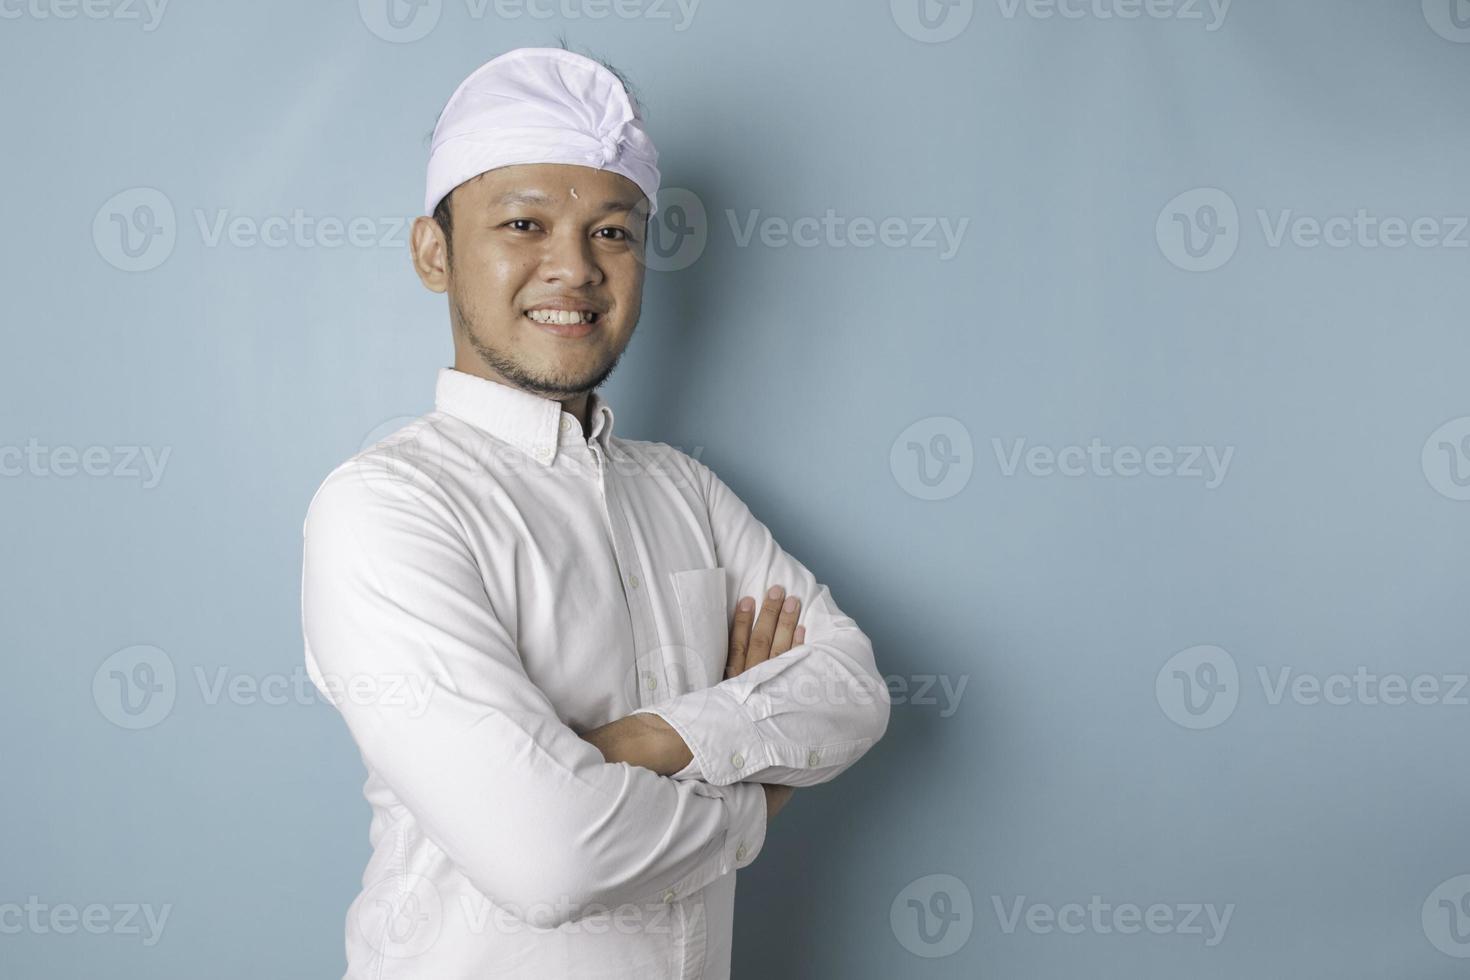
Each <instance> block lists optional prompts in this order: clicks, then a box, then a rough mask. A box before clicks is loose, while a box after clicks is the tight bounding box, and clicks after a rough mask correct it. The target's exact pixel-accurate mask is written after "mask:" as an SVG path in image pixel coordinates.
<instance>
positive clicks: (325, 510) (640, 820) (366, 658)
mask: <svg viewBox="0 0 1470 980" xmlns="http://www.w3.org/2000/svg"><path fill="white" fill-rule="evenodd" d="M589 417H590V428H591V437H590V438H588V437H586V436H584V434H583V431H582V426H581V423H580V422H579V421H578V420H577V419H576V418H574V417H573V416H572V415H570V414H569V413H566V412H563V411H562V408H561V405H560V403H559V402H556V401H553V400H550V399H545V398H540V397H538V396H536V395H533V394H530V393H528V392H525V391H521V390H519V389H516V388H512V387H509V386H507V385H503V384H498V383H495V382H492V381H488V380H485V379H482V378H478V377H475V376H473V375H469V374H465V373H462V372H460V371H456V370H453V369H450V368H444V369H442V370H441V371H440V372H439V377H438V386H437V391H436V401H435V410H434V411H432V412H430V413H428V414H427V415H425V416H423V417H422V418H420V419H418V420H416V421H415V422H414V423H412V424H410V425H408V426H407V427H405V428H403V429H401V430H399V431H398V432H397V433H395V434H394V435H392V436H390V437H388V438H387V439H386V440H384V441H382V442H380V443H377V444H376V445H374V446H372V447H369V448H368V449H366V450H364V451H363V452H361V453H359V454H358V455H356V456H354V457H353V458H352V459H350V460H348V461H347V462H345V463H343V464H342V465H341V466H339V467H337V468H336V469H335V470H333V471H332V473H331V474H330V475H328V476H327V478H326V479H325V481H324V482H323V483H322V485H321V487H320V488H319V489H318V490H317V492H316V495H315V496H314V497H313V499H312V502H311V506H310V508H309V509H308V513H307V517H306V524H305V545H304V557H303V570H302V627H303V632H304V634H305V641H306V666H307V670H308V672H309V674H310V676H311V678H312V681H313V683H314V684H316V686H317V687H318V688H319V689H320V690H321V691H322V693H323V694H324V695H325V696H326V697H327V698H328V699H330V700H331V701H332V703H333V704H334V705H336V707H337V708H338V710H339V711H340V712H341V714H342V716H343V717H344V719H345V720H346V722H347V727H348V729H349V731H350V732H351V733H352V736H353V738H354V739H355V740H356V742H357V745H358V747H359V749H360V750H361V753H362V758H363V762H364V763H365V765H366V767H367V772H368V779H367V783H366V785H365V787H364V793H365V795H366V796H367V799H368V801H369V803H371V805H372V811H373V819H372V825H371V829H370V840H371V844H372V848H373V854H372V857H371V859H370V860H369V862H368V865H367V869H366V871H365V872H364V874H363V879H362V886H363V887H362V891H361V893H360V894H359V895H358V897H357V898H356V900H355V901H354V902H353V904H352V907H351V908H350V909H349V911H348V915H347V919H348V921H347V960H348V968H347V974H346V975H347V977H348V978H361V980H366V978H373V980H385V978H392V977H417V978H433V980H453V978H469V977H475V978H481V977H528V978H530V977H534V978H537V980H549V978H553V977H555V978H564V977H630V978H632V977H637V978H642V980H648V978H665V977H667V978H674V977H678V978H695V977H706V978H723V977H728V976H729V971H730V940H731V928H732V916H733V911H734V897H735V874H734V873H733V872H734V870H735V869H737V868H742V867H744V866H745V865H747V864H749V863H750V862H752V861H754V860H755V858H756V855H758V854H759V853H760V850H761V845H762V844H763V843H764V840H765V834H766V811H765V794H764V791H763V790H762V788H761V786H760V783H761V782H768V783H785V784H788V785H793V786H807V785H812V784H815V783H820V782H825V781H827V780H829V779H832V778H833V777H835V776H836V775H837V774H838V773H840V772H842V771H843V770H844V769H846V768H847V767H848V766H850V765H852V763H853V762H854V761H855V760H856V759H857V758H858V757H859V756H861V755H862V754H863V753H864V752H865V751H866V750H867V749H868V748H869V747H870V746H871V745H872V744H873V743H874V742H875V741H876V740H877V739H878V738H879V737H881V736H882V734H883V732H884V730H885V729H886V728H887V725H888V714H889V698H888V693H887V690H886V688H885V686H884V683H883V680H882V677H881V675H880V674H879V673H878V670H877V667H876V665H875V663H874V659H873V649H872V645H871V643H870V642H869V640H868V638H867V636H866V635H864V634H863V632H862V631H861V630H859V629H858V627H857V626H856V625H855V624H854V623H853V621H852V619H850V618H849V617H847V616H844V615H843V614H842V612H841V611H840V610H839V609H838V608H837V606H836V604H835V603H834V602H833V601H832V597H831V594H830V593H829V591H828V590H827V588H826V587H825V586H823V585H821V584H819V583H818V582H817V581H816V580H815V579H814V578H813V577H812V574H811V572H809V571H807V569H806V568H805V567H804V566H803V565H801V563H799V562H798V561H797V560H796V559H794V558H792V557H791V556H790V555H789V554H787V553H786V552H785V551H783V550H782V549H781V547H780V546H779V545H777V544H776V542H775V540H774V539H773V538H772V536H771V534H770V532H769V531H768V530H767V529H766V527H765V526H764V525H763V524H761V523H760V522H759V521H758V520H756V518H755V517H754V516H752V515H751V513H750V511H749V509H747V508H746V506H745V505H744V504H743V503H741V501H740V500H739V498H737V497H736V496H735V494H734V493H732V492H731V491H730V489H729V488H728V487H726V486H725V484H724V483H723V482H721V481H720V479H719V478H718V477H716V476H715V474H714V473H713V472H712V471H711V470H710V469H709V468H708V467H706V466H704V465H703V464H702V463H700V462H699V461H697V460H695V459H692V458H691V457H689V456H688V455H686V454H684V453H682V452H679V451H678V450H676V449H674V448H672V447H670V446H667V445H665V444H663V443H656V442H645V441H640V440H632V439H622V438H615V437H614V436H613V434H612V430H613V413H612V409H611V408H610V407H609V406H608V404H607V403H606V401H605V400H604V399H603V398H602V396H600V395H599V394H597V393H595V392H594V393H593V394H592V395H591V397H590V400H589ZM771 585H781V586H784V587H785V588H786V590H787V594H789V595H795V596H798V597H800V598H801V600H802V608H801V622H802V624H803V625H805V626H806V637H805V642H803V643H801V644H799V645H797V646H795V647H793V648H792V649H791V650H789V651H788V652H786V653H783V654H781V655H779V656H777V657H774V658H772V659H770V660H768V661H766V662H765V663H762V664H759V665H757V666H755V667H753V668H751V669H749V670H747V671H746V672H745V673H743V674H741V675H739V676H738V677H734V678H730V679H728V680H725V679H722V678H723V674H724V667H725V660H726V655H727V647H728V640H729V632H728V631H729V618H728V616H729V614H730V612H731V611H732V610H733V603H734V602H735V601H736V600H737V599H738V597H739V596H741V595H756V596H761V595H763V594H764V592H765V590H766V589H767V588H768V587H769V586H771ZM637 711H647V712H652V713H654V714H657V715H659V716H661V717H663V718H664V719H666V720H667V721H668V722H669V724H670V725H672V726H673V727H674V728H675V730H677V731H678V732H679V734H680V735H681V736H682V737H683V738H684V741H685V742H687V743H688V745H689V747H690V750H691V751H692V753H693V761H691V762H690V763H689V765H688V766H686V767H685V768H684V769H683V770H681V771H680V772H679V773H677V774H675V775H674V777H673V778H666V777H663V776H660V775H658V774H656V773H654V772H653V771H651V770H649V769H644V768H642V767H639V766H633V765H630V764H628V763H617V764H608V763H606V762H605V761H604V760H603V757H602V754H601V753H600V752H599V751H598V750H597V749H596V748H595V747H594V746H592V745H591V744H590V743H588V742H586V741H583V740H582V739H581V738H579V737H578V733H579V732H585V731H588V730H590V729H592V728H595V727H597V726H599V725H603V724H606V723H607V722H610V721H614V720H616V719H618V718H620V717H623V716H624V715H627V714H630V713H634V712H637Z"/></svg>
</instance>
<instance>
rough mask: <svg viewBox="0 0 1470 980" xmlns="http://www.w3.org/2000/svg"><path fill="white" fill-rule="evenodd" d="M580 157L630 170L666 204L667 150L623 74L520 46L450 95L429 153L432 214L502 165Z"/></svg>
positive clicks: (427, 202)
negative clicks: (662, 169) (653, 135)
mask: <svg viewBox="0 0 1470 980" xmlns="http://www.w3.org/2000/svg"><path fill="white" fill-rule="evenodd" d="M518 163H572V164H578V165H580V166H584V167H594V168H596V169H598V170H610V171H612V172H613V173H615V174H622V175H623V176H624V177H627V178H628V179H629V180H631V181H632V182H633V183H635V184H637V185H638V187H639V189H640V190H642V191H643V193H644V195H645V196H646V197H647V198H648V206H649V211H648V213H649V214H650V215H652V214H653V213H654V212H655V211H656V210H657V205H656V204H655V201H654V196H655V195H656V194H657V193H658V151H657V150H656V149H654V146H653V140H652V139H650V138H649V136H648V133H647V132H646V131H645V130H644V128H643V121H642V119H641V118H640V117H639V115H638V110H637V109H636V108H635V107H634V105H633V101H632V99H630V98H629V97H628V93H627V92H626V91H625V90H624V89H623V83H622V82H620V81H618V78H617V76H616V75H614V74H613V73H612V72H610V71H608V70H607V69H606V68H604V67H603V66H602V65H600V64H598V63H597V62H596V61H593V60H592V59H591V58H586V57H583V56H582V55H580V54H574V53H573V52H571V51H564V50H562V49H561V48H516V49H515V50H513V51H507V52H506V53H505V54H503V55H501V56H500V57H498V58H495V59H493V60H491V61H487V62H486V63H485V64H483V65H481V66H480V67H479V68H477V69H475V71H474V72H472V73H471V74H470V76H469V77H468V78H466V79H465V80H464V81H463V82H461V83H460V85H459V88H457V89H455V90H454V94H453V95H451V96H450V97H449V102H448V103H446V104H445V106H444V111H443V112H441V113H440V114H439V122H438V124H437V125H435V127H434V141H433V145H432V146H431V148H430V150H429V173H428V189H427V192H426V193H425V195H424V213H425V214H433V213H434V208H435V207H436V206H438V204H439V202H440V201H441V200H442V199H443V198H444V196H445V195H447V194H448V193H449V192H450V191H452V190H454V189H455V188H456V187H458V186H459V185H460V184H462V183H464V182H465V181H467V180H469V179H470V178H472V177H477V176H479V175H480V174H482V173H484V172H485V171H487V170H494V169H495V168H496V167H508V166H511V165H513V164H518Z"/></svg>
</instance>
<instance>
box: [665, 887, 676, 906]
mask: <svg viewBox="0 0 1470 980" xmlns="http://www.w3.org/2000/svg"><path fill="white" fill-rule="evenodd" d="M673 900H674V890H673V889H672V888H670V889H669V890H668V891H666V892H664V904H665V905H667V904H669V903H670V902H672V901H673Z"/></svg>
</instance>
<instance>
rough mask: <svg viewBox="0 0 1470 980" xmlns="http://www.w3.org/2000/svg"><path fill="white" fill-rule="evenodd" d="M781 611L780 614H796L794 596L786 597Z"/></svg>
mask: <svg viewBox="0 0 1470 980" xmlns="http://www.w3.org/2000/svg"><path fill="white" fill-rule="evenodd" d="M781 611H782V612H796V596H794V595H789V596H787V597H786V602H785V603H783V604H782V606H781Z"/></svg>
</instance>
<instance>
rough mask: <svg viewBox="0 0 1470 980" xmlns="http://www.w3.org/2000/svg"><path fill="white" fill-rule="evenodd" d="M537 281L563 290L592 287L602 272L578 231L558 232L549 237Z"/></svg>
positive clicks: (590, 246)
mask: <svg viewBox="0 0 1470 980" xmlns="http://www.w3.org/2000/svg"><path fill="white" fill-rule="evenodd" d="M541 277H542V278H543V279H545V280H546V281H547V282H559V283H562V284H563V285H567V286H584V285H589V284H595V283H597V282H599V281H600V280H601V278H602V269H601V268H600V267H599V266H598V264H597V257H596V256H595V255H594V254H593V253H592V243H591V242H590V241H588V239H587V236H586V235H584V234H582V233H581V231H565V232H559V233H557V234H556V235H553V236H551V237H550V239H549V240H548V241H547V244H546V253H545V254H544V255H543V256H542V259H541Z"/></svg>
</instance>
